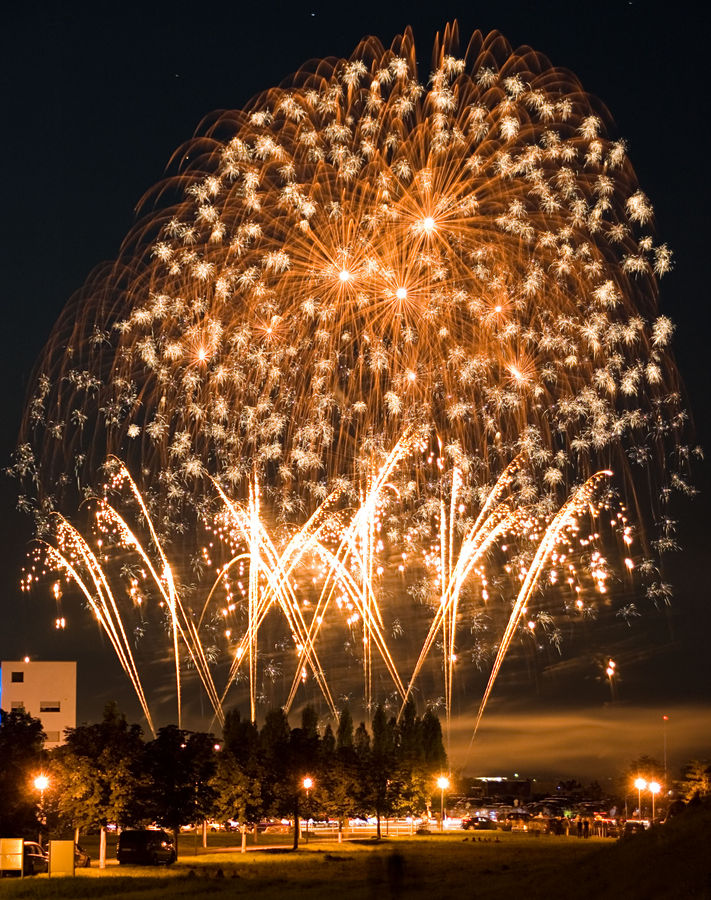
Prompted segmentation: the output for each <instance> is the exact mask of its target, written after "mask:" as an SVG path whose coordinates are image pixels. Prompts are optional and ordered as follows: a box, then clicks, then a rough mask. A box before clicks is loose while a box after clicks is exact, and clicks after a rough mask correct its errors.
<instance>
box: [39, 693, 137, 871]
mask: <svg viewBox="0 0 711 900" xmlns="http://www.w3.org/2000/svg"><path fill="white" fill-rule="evenodd" d="M143 750H144V745H143V739H142V732H141V728H140V726H139V725H129V724H128V722H127V721H126V717H125V716H124V715H123V713H121V712H119V710H118V707H117V706H116V704H115V703H110V704H108V705H107V707H106V708H105V710H104V716H103V719H102V721H101V722H99V723H96V724H94V725H79V726H77V727H76V728H70V729H67V737H66V742H65V743H64V744H63V745H62V746H61V747H58V748H57V749H56V750H55V751H54V752H53V753H52V758H51V762H50V773H51V777H52V779H53V781H54V783H55V788H56V789H55V790H54V791H53V794H54V796H55V797H56V798H57V800H56V810H57V814H58V816H59V819H60V821H62V820H63V821H65V822H66V823H67V824H70V825H71V826H72V827H73V828H74V829H87V828H97V827H98V828H99V829H100V835H101V837H100V850H99V853H100V865H101V866H103V865H104V863H105V859H106V830H105V829H106V825H107V824H108V823H109V822H114V823H116V824H118V825H129V824H133V823H134V822H135V821H136V819H137V818H138V817H140V810H139V807H138V804H139V799H140V793H141V791H142V790H143V789H144V788H145V775H144V772H143Z"/></svg>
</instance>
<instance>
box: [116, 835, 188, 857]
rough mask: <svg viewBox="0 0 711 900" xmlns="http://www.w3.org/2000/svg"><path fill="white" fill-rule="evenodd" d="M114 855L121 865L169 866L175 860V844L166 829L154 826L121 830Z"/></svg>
mask: <svg viewBox="0 0 711 900" xmlns="http://www.w3.org/2000/svg"><path fill="white" fill-rule="evenodd" d="M116 857H117V859H118V861H119V864H121V865H123V864H124V863H131V864H134V865H143V866H160V865H166V866H170V865H172V864H173V863H174V862H175V846H174V844H173V839H172V838H171V836H170V835H169V834H168V833H167V832H166V831H161V830H159V829H156V828H147V829H145V830H128V831H122V832H121V834H120V835H119V839H118V847H117V850H116Z"/></svg>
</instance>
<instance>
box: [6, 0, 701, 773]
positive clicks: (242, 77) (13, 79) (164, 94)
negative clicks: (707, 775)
mask: <svg viewBox="0 0 711 900" xmlns="http://www.w3.org/2000/svg"><path fill="white" fill-rule="evenodd" d="M371 6H372V9H369V8H368V6H366V5H365V4H351V5H347V6H346V5H344V4H331V5H330V6H326V5H324V4H323V3H321V2H314V3H312V4H310V5H304V4H303V3H298V2H295V3H292V4H284V3H280V2H279V3H269V4H262V3H258V2H253V3H251V4H250V5H249V7H248V8H247V7H246V6H245V4H243V3H240V2H235V3H229V4H222V3H220V2H217V3H211V4H205V5H196V4H186V3H181V2H176V3H173V4H170V5H168V4H163V3H151V4H146V6H145V8H141V9H140V12H138V11H137V12H132V5H131V4H130V3H129V4H112V5H110V6H109V5H105V6H104V5H102V4H96V5H95V6H94V9H93V10H92V11H91V12H90V13H88V14H87V13H86V12H85V7H84V5H79V4H72V3H71V2H69V3H64V4H50V3H35V4H27V5H25V6H24V7H22V8H20V6H19V4H18V5H14V8H13V10H12V11H11V12H5V14H4V20H5V21H4V28H3V32H4V33H3V37H2V42H3V46H2V53H1V56H0V60H1V61H0V65H1V66H2V72H3V76H2V84H3V92H2V93H3V120H4V128H3V132H4V138H3V141H2V147H1V149H0V152H1V153H2V160H3V173H4V178H3V194H4V196H5V199H6V213H5V215H4V217H3V220H4V223H5V226H4V229H3V241H2V250H3V256H4V259H3V265H2V288H1V290H2V300H1V301H0V302H2V309H3V321H4V323H5V335H6V337H5V342H6V343H5V347H4V352H3V353H2V354H1V355H0V367H2V377H1V381H0V383H1V384H2V385H3V386H4V395H5V396H4V404H3V406H2V413H1V414H0V415H1V416H2V442H1V443H0V462H1V464H2V465H5V464H6V463H7V461H8V460H9V455H10V452H11V449H12V446H13V444H14V441H15V436H16V434H17V429H18V425H19V418H20V413H21V408H22V403H23V397H24V392H25V388H26V384H27V380H28V377H29V374H30V371H31V368H32V365H33V362H34V360H35V358H36V356H37V354H38V353H39V351H40V349H41V347H42V345H43V343H44V341H45V340H46V338H47V336H48V333H49V331H50V329H51V327H52V325H53V323H54V321H55V319H56V317H57V316H58V314H59V312H60V310H61V309H62V307H63V305H64V303H65V302H66V300H67V298H68V297H69V295H70V294H71V293H72V292H73V291H74V290H75V289H77V288H78V287H79V286H80V285H81V283H82V282H83V281H84V279H85V278H86V276H87V274H88V273H89V271H90V270H91V269H92V268H93V267H94V266H95V265H96V264H97V263H99V262H100V261H102V260H105V259H110V258H112V257H113V256H115V254H116V253H117V251H118V248H119V245H120V242H121V240H122V238H123V236H124V235H125V234H126V232H127V231H128V229H129V227H130V225H131V223H132V221H133V208H134V206H135V204H136V203H137V201H138V200H139V199H140V197H141V195H142V194H143V192H144V191H145V190H147V189H148V188H149V187H150V186H151V185H152V184H154V183H155V182H156V181H157V180H158V179H159V178H160V177H161V175H162V172H163V170H164V167H165V165H166V164H167V162H168V159H169V157H170V156H171V154H172V152H173V150H174V149H175V148H176V147H178V145H179V144H181V143H182V142H183V141H184V140H186V139H187V138H188V137H189V136H190V135H191V134H192V133H193V132H194V131H195V129H196V127H197V125H198V123H199V121H200V120H201V119H202V118H203V116H204V115H206V114H207V113H208V112H210V111H211V110H213V109H217V108H235V107H239V106H242V105H243V104H244V103H245V102H246V101H247V100H248V99H249V98H250V97H251V96H252V95H254V94H255V93H257V92H259V91H261V90H262V89H264V88H266V87H268V86H270V85H271V84H273V83H277V82H279V81H281V80H282V79H283V78H284V77H286V76H287V75H288V74H289V73H290V72H292V71H294V70H295V69H296V68H298V67H299V65H300V64H302V63H303V62H304V61H306V60H307V59H309V58H312V57H323V56H328V55H335V56H343V55H345V56H347V55H349V54H350V52H351V51H352V49H353V48H354V47H355V45H356V44H357V42H358V41H359V39H360V38H361V37H362V36H363V35H365V34H375V35H377V36H378V37H379V38H380V39H381V40H382V42H383V43H384V44H386V45H387V44H389V42H390V40H391V38H392V37H393V36H394V35H395V34H397V33H399V32H400V31H402V29H403V28H404V27H405V26H406V25H407V24H410V25H412V26H413V28H414V32H415V39H416V43H417V46H418V48H419V50H420V53H419V55H418V59H419V61H420V77H421V78H422V79H424V78H426V76H427V73H428V71H429V60H430V48H431V46H432V40H433V37H434V33H435V31H436V30H437V29H438V28H441V27H442V26H443V25H444V23H446V22H447V21H448V20H451V19H454V18H458V19H459V23H460V30H461V34H462V43H463V44H465V45H466V40H467V38H468V35H469V34H470V33H471V31H472V30H474V29H475V28H480V29H481V30H483V31H484V32H486V31H489V30H490V29H492V28H497V29H499V30H500V31H502V32H503V33H504V35H505V36H506V37H507V38H508V40H509V41H510V42H511V44H512V45H513V46H518V45H520V44H530V45H531V46H532V47H534V48H535V49H536V50H539V51H541V52H543V53H545V54H546V55H547V56H548V57H549V58H550V59H551V60H552V62H553V63H554V64H556V65H559V66H562V67H565V68H569V69H571V70H572V71H573V72H575V73H576V75H577V76H578V77H579V78H580V80H581V81H582V84H583V86H584V87H585V89H586V90H587V91H589V92H590V93H593V94H595V95H597V96H598V97H600V98H601V99H602V100H603V101H604V102H605V103H606V105H607V107H608V108H609V110H610V111H611V113H612V116H613V118H614V120H615V122H616V127H617V130H618V133H619V135H621V136H623V137H625V138H626V139H627V140H628V142H629V145H630V156H631V159H632V162H633V164H634V166H635V169H636V171H637V175H638V178H639V181H640V184H641V186H642V188H643V189H644V190H645V192H646V193H647V194H648V195H649V196H650V198H651V199H652V202H653V203H654V206H655V212H656V229H657V234H658V237H659V238H660V239H661V240H664V241H666V242H667V243H668V244H669V245H670V246H671V247H672V248H673V250H674V252H675V269H674V271H673V272H672V273H671V274H670V275H668V276H666V277H665V278H664V279H663V281H662V290H661V305H662V310H663V311H664V312H665V313H667V314H668V315H670V316H671V317H672V319H673V320H674V321H675V323H676V324H677V333H676V342H675V351H676V355H677V360H678V363H679V367H680V369H681V372H682V377H683V379H684V382H685V385H686V389H687V392H688V396H689V406H690V408H691V411H692V414H693V416H694V419H695V421H696V428H697V438H698V441H699V442H700V443H701V444H702V445H703V446H706V447H708V442H709V434H708V432H709V424H708V414H709V412H710V411H711V400H709V387H710V385H711V378H710V377H709V351H708V335H709V333H710V331H709V324H710V322H709V319H710V313H709V298H708V279H707V278H706V277H705V276H704V275H703V271H704V270H705V266H706V264H707V262H706V259H707V256H708V222H707V215H708V209H709V187H708V183H709V175H708V166H709V163H708V159H709V152H710V148H711V140H710V139H711V135H710V126H709V115H710V113H711V110H709V103H708V87H707V82H708V50H707V46H706V41H707V35H708V33H709V28H708V26H709V22H708V14H707V13H706V12H703V13H702V12H701V8H702V4H700V3H692V2H688V3H687V2H677V3H674V4H668V5H667V6H666V7H662V6H661V5H657V4H652V3H645V2H639V0H632V2H599V3H594V4H593V3H585V4H582V3H572V2H570V0H565V2H550V3H546V2H539V3H531V2H521V0H518V2H516V0H510V2H508V3H506V4H500V3H497V4H493V3H483V2H480V0H468V2H466V3H461V2H460V3H453V2H450V0H439V2H433V3H430V4H427V5H424V4H417V3H373V4H371ZM702 16H703V17H705V18H704V19H703V20H702ZM694 480H695V483H696V485H697V486H698V488H699V490H700V494H699V496H698V497H697V498H696V499H695V500H694V501H693V502H684V503H679V504H677V507H676V510H675V511H676V514H677V517H678V518H679V520H680V523H681V527H680V534H681V542H682V545H683V550H682V551H681V552H680V553H679V554H677V555H676V556H675V558H674V559H671V560H670V561H669V567H668V571H667V573H666V575H667V580H670V581H671V582H672V583H673V584H674V586H675V598H674V602H673V606H672V608H671V609H670V610H669V612H668V613H664V614H662V615H659V614H654V613H650V616H649V618H648V620H645V621H643V622H641V623H635V625H634V629H633V631H632V632H631V633H630V635H629V638H628V640H627V641H626V643H625V644H624V646H620V648H619V650H620V653H619V654H618V659H619V665H620V670H621V676H622V678H621V681H620V685H619V699H618V701H617V704H616V705H615V706H614V708H610V706H609V705H606V700H607V699H609V692H608V693H606V688H605V685H604V684H602V685H600V684H599V683H597V682H595V679H594V678H593V676H592V674H591V673H592V669H591V666H590V665H589V664H588V665H587V667H586V663H585V660H586V657H587V656H589V655H590V653H589V651H588V650H587V649H586V648H585V647H584V646H582V645H581V646H579V647H577V648H575V655H574V659H573V661H572V663H571V664H569V665H567V666H561V667H560V668H559V670H552V671H550V672H548V673H546V674H544V677H543V678H542V679H539V680H538V681H537V682H534V681H533V680H530V681H523V682H520V681H518V682H516V683H513V682H512V680H510V679H509V680H508V681H507V679H506V675H505V672H504V673H502V680H501V685H500V689H499V691H498V692H497V693H496V694H495V696H494V698H493V700H492V702H491V705H490V707H489V711H488V712H487V715H486V717H485V723H484V726H483V732H482V740H481V742H480V744H477V745H475V751H474V755H473V759H474V760H475V762H474V763H473V765H474V766H475V768H483V769H487V770H491V769H493V768H497V767H500V768H512V769H513V768H516V769H517V770H518V769H523V770H527V769H528V770H535V769H536V767H538V768H539V769H541V768H545V765H546V763H545V760H546V759H547V758H548V759H549V758H550V756H551V755H553V756H554V755H555V753H556V751H555V749H551V746H550V738H551V735H552V734H553V735H557V736H559V738H560V742H559V743H558V744H557V745H554V746H558V747H559V748H561V749H560V766H561V767H562V768H563V769H564V770H565V771H569V772H573V773H576V772H578V771H579V769H580V768H581V767H585V769H586V770H587V771H592V770H595V769H596V767H597V769H599V770H600V771H601V772H605V771H611V770H612V769H613V768H615V766H617V765H618V762H619V759H618V758H619V757H621V758H622V759H623V760H627V759H629V758H631V757H632V756H634V755H636V754H639V753H650V754H652V755H657V756H659V755H660V753H661V749H660V747H661V725H660V722H661V714H662V713H663V712H666V713H668V714H669V715H670V716H671V720H670V721H671V725H670V753H671V754H672V760H673V761H674V762H675V763H677V764H681V763H682V762H683V761H684V760H685V759H687V758H688V757H689V756H690V755H692V754H694V755H699V754H702V755H703V754H705V755H708V756H711V713H710V712H709V710H711V704H710V703H709V702H708V701H709V700H711V697H710V696H709V688H710V687H711V665H710V663H709V658H710V656H711V654H710V653H709V647H708V644H709V635H711V627H710V626H711V611H710V609H711V607H710V605H709V579H708V567H707V565H706V560H707V546H708V543H709V539H710V538H711V528H710V527H709V524H708V515H707V513H706V511H707V509H708V505H707V497H708V494H709V487H710V484H709V481H710V479H709V469H708V464H702V465H699V466H698V468H697V470H696V472H695V479H694ZM14 497H15V489H14V486H13V484H12V483H10V482H9V480H8V479H3V483H2V485H0V538H2V543H1V544H0V546H1V547H2V556H1V557H0V559H1V565H0V572H1V578H2V583H1V584H0V658H16V657H18V656H21V655H24V654H25V653H29V654H30V655H34V656H37V657H44V658H52V657H67V658H74V657H78V659H79V661H80V668H79V672H80V686H79V699H80V710H79V714H80V717H82V718H85V719H86V718H92V717H93V716H95V715H97V714H98V712H99V711H100V709H101V707H102V705H103V704H104V702H105V701H106V700H107V699H109V698H110V697H113V696H119V697H120V699H121V701H122V702H123V703H124V705H125V708H126V709H127V710H128V711H129V714H130V715H137V712H136V711H135V710H134V708H133V705H132V704H133V701H132V698H131V697H130V695H129V693H128V691H127V689H126V685H125V684H124V681H123V676H122V674H121V672H120V670H119V668H118V665H117V664H116V663H115V662H114V661H113V658H112V657H111V655H110V652H109V651H108V650H107V649H106V648H105V647H103V645H102V642H101V640H100V639H99V638H98V637H95V632H94V631H92V630H87V629H86V628H85V629H84V630H83V631H82V632H81V633H82V635H83V638H84V640H83V641H82V644H83V646H82V647H81V648H78V647H77V646H76V643H74V644H72V642H71V641H72V638H70V637H69V636H68V635H63V636H62V638H61V649H58V643H57V641H58V638H57V635H56V633H55V632H54V629H53V607H52V606H51V604H48V603H47V602H46V601H45V598H42V597H40V596H39V595H38V596H36V597H33V598H31V599H29V600H28V599H27V598H26V597H24V596H23V595H21V594H20V592H19V590H18V588H17V583H18V578H19V572H20V568H21V565H22V561H23V558H24V551H25V543H26V540H27V539H28V537H29V525H28V523H27V522H25V521H24V520H22V519H21V518H20V517H18V515H17V514H16V513H15V511H14ZM74 640H76V639H74ZM620 654H621V655H620ZM124 698H125V701H124ZM477 700H478V698H477ZM475 703H476V701H473V706H474V705H475ZM462 722H463V727H462V733H463V732H464V731H465V730H466V729H465V727H464V726H465V725H466V722H465V720H464V719H463V720H462ZM675 722H677V723H678V725H677V730H676V732H675V731H674V727H673V726H674V723H675ZM615 723H616V724H615ZM467 740H468V737H467V739H466V740H464V743H466V742H467ZM596 741H597V742H598V744H599V747H600V748H602V746H603V745H604V747H605V748H606V749H605V750H604V752H603V750H602V749H600V750H599V752H598V750H595V744H596ZM675 741H676V744H675V743H674V742H675ZM563 745H565V750H563V749H562V748H563ZM479 747H480V748H481V749H479ZM576 747H577V748H579V752H578V751H576ZM591 747H592V748H593V749H592V750H591ZM610 747H612V748H613V751H612V757H613V759H612V761H610V759H608V757H609V756H610V751H609V748H610ZM614 748H617V753H615V749H614ZM553 768H554V769H555V766H553ZM583 774H584V773H583Z"/></svg>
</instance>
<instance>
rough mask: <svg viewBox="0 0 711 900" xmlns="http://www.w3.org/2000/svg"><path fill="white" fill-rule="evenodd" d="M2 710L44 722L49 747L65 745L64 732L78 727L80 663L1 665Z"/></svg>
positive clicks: (14, 663) (0, 697)
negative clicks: (22, 714) (17, 710)
mask: <svg viewBox="0 0 711 900" xmlns="http://www.w3.org/2000/svg"><path fill="white" fill-rule="evenodd" d="M0 667H1V671H0V707H2V709H4V710H5V711H6V712H11V711H12V710H13V709H22V710H24V711H25V712H26V713H29V714H30V715H31V716H34V717H35V718H37V719H40V720H41V722H42V727H43V728H44V732H45V734H46V735H47V740H46V742H45V747H47V748H48V749H51V748H52V747H58V746H59V745H60V744H61V743H63V742H64V729H65V728H75V727H76V724H77V664H76V662H35V661H33V660H32V661H24V660H23V661H21V662H15V661H13V660H3V661H2V662H0Z"/></svg>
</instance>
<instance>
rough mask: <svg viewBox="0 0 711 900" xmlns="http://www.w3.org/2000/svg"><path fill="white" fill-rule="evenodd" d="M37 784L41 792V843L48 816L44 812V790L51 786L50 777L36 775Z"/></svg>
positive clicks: (36, 786) (34, 782) (35, 784)
mask: <svg viewBox="0 0 711 900" xmlns="http://www.w3.org/2000/svg"><path fill="white" fill-rule="evenodd" d="M32 783H33V784H34V786H35V790H36V791H39V792H40V802H39V814H40V831H39V843H40V844H41V843H42V826H43V825H45V824H46V821H47V818H46V816H45V814H44V792H45V791H46V790H47V788H48V787H49V778H48V777H47V776H46V775H43V774H40V775H37V776H35V780H34V781H33V782H32Z"/></svg>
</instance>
